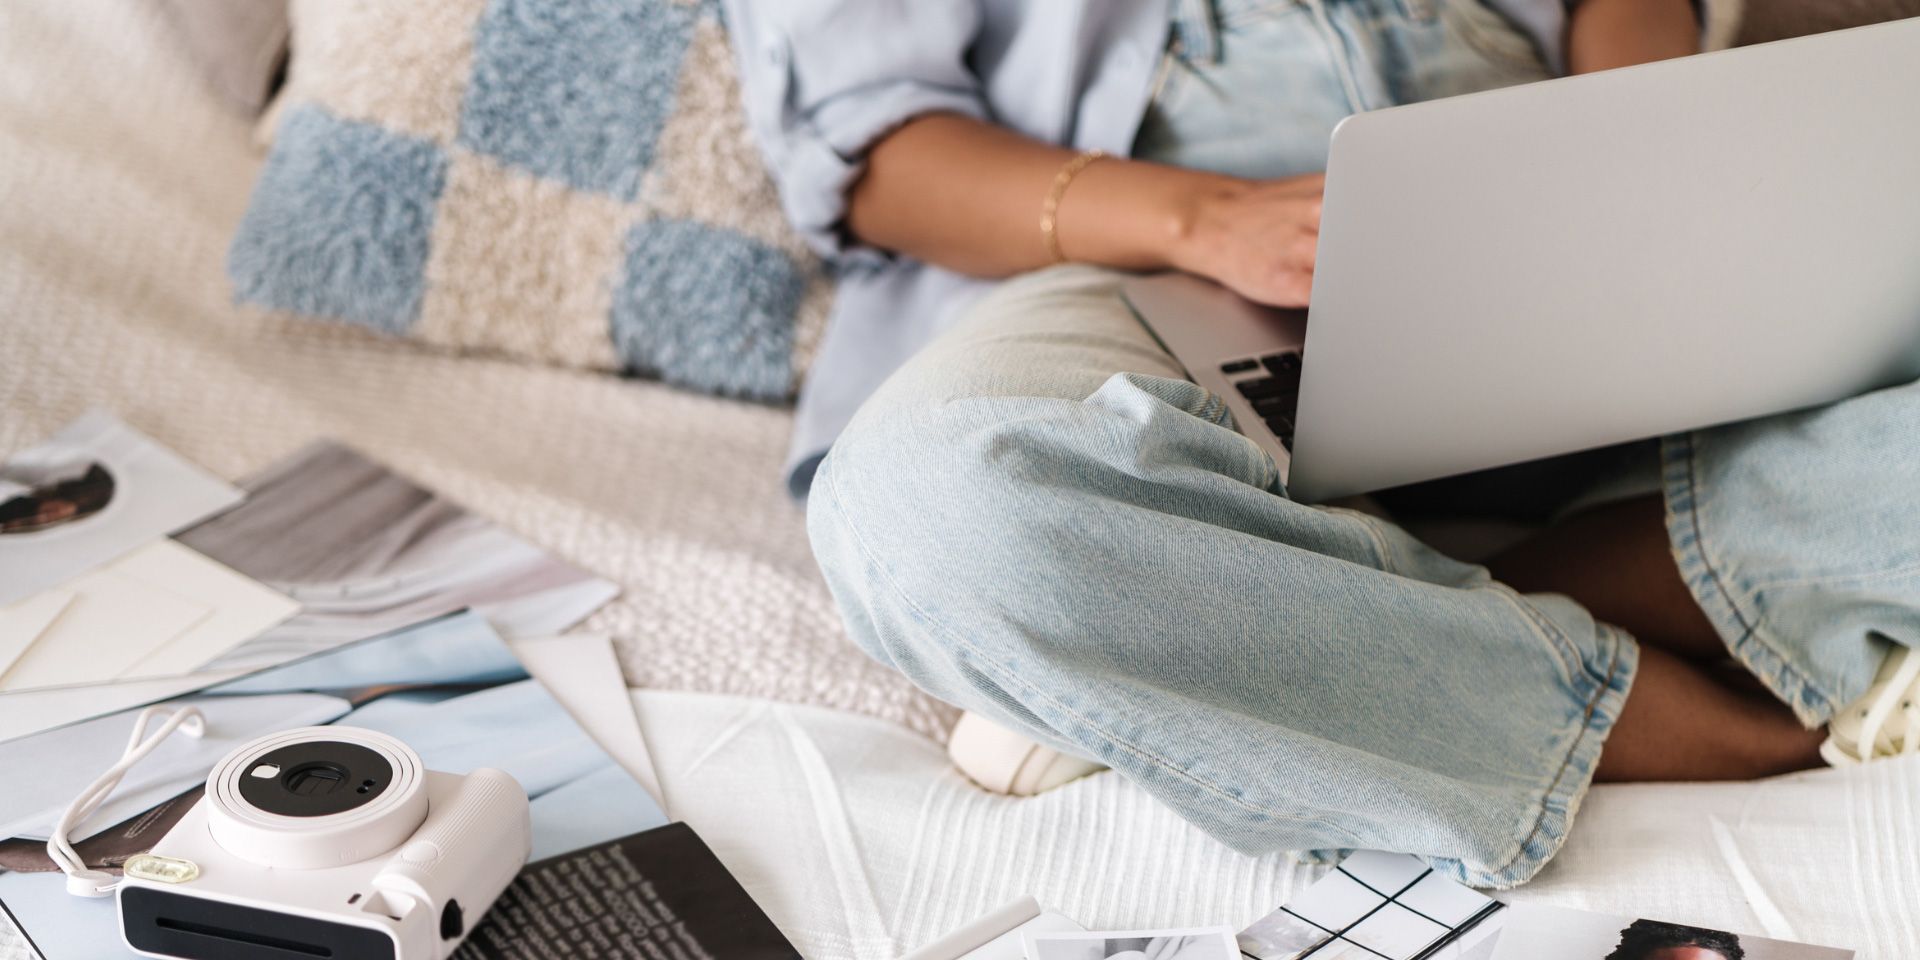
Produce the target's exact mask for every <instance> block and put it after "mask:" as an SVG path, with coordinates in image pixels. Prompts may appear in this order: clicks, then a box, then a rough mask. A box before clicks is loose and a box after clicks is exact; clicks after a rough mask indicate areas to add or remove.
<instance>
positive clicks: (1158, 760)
mask: <svg viewBox="0 0 1920 960" xmlns="http://www.w3.org/2000/svg"><path fill="white" fill-rule="evenodd" d="M822 474H823V476H822V477H820V478H819V479H824V480H825V481H826V486H827V492H828V495H829V496H831V497H832V498H833V500H834V502H835V503H836V504H838V505H839V506H840V507H841V510H840V514H841V516H840V522H841V523H842V524H843V525H844V526H845V527H846V530H847V533H848V534H849V535H850V536H851V537H852V538H853V543H854V547H855V549H857V550H859V551H860V556H861V558H862V559H864V560H865V561H866V562H867V563H869V564H871V565H872V566H873V569H874V570H875V571H876V572H878V574H879V575H880V578H881V579H882V580H884V581H885V582H886V585H887V588H888V589H889V590H891V591H893V594H894V596H895V597H897V598H898V599H899V600H900V602H902V603H904V604H906V606H907V609H909V610H911V611H912V612H913V614H914V616H915V617H916V618H917V619H919V620H920V622H921V623H923V624H925V625H926V626H927V627H928V628H929V629H931V630H935V631H938V632H939V633H940V634H941V635H943V636H945V637H946V638H947V639H948V640H950V641H952V642H953V643H954V644H955V645H956V646H958V647H960V648H961V649H963V650H964V651H965V652H966V653H967V655H968V656H969V658H970V659H971V660H972V661H973V663H972V666H973V667H974V668H975V669H980V670H984V671H987V672H991V673H993V674H994V675H995V676H997V677H999V678H1000V679H1001V682H1002V683H1005V684H1008V685H1009V686H1012V687H1014V688H1016V689H1019V690H1024V691H1026V692H1027V693H1029V694H1031V695H1032V696H1033V697H1035V698H1036V699H1038V700H1040V701H1043V702H1044V703H1046V704H1047V705H1049V706H1051V707H1053V708H1054V709H1056V710H1059V711H1060V712H1061V713H1063V714H1065V715H1067V716H1069V717H1071V718H1073V719H1074V720H1075V721H1077V722H1079V723H1080V724H1081V725H1083V726H1085V727H1086V728H1087V729H1088V730H1091V731H1094V732H1095V733H1096V734H1097V735H1099V736H1100V737H1101V738H1103V739H1105V740H1107V741H1108V742H1110V743H1112V744H1113V745H1114V746H1116V747H1119V748H1120V749H1123V750H1125V751H1127V752H1128V753H1130V754H1133V755H1134V756H1135V757H1137V758H1139V759H1142V760H1145V761H1147V762H1149V763H1151V764H1153V765H1154V766H1156V767H1159V768H1160V769H1161V770H1163V771H1165V772H1167V773H1169V774H1172V775H1173V776H1175V777H1178V778H1180V779H1182V780H1186V781H1188V782H1190V783H1192V784H1194V785H1195V786H1197V787H1199V788H1200V789H1202V790H1205V791H1206V792H1207V793H1209V794H1211V795H1213V796H1215V797H1217V798H1219V799H1221V800H1224V801H1226V802H1227V803H1229V804H1232V805H1233V806H1235V807H1237V808H1240V809H1242V810H1244V811H1246V812H1248V813H1252V814H1255V815H1258V816H1262V817H1269V818H1272V819H1276V820H1284V821H1287V822H1289V823H1297V824H1313V825H1316V826H1322V827H1326V828H1327V829H1329V830H1331V831H1333V832H1335V833H1337V834H1340V835H1342V836H1345V837H1347V838H1349V839H1350V840H1352V841H1354V842H1358V840H1359V838H1358V837H1356V836H1354V834H1353V832H1352V831H1351V830H1348V829H1347V828H1345V827H1342V826H1340V825H1339V824H1336V823H1330V822H1328V821H1325V820H1320V819H1317V818H1312V817H1300V816H1295V815H1293V814H1289V813H1283V812H1280V811H1275V810H1270V809H1267V808H1265V807H1262V806H1260V805H1258V804H1253V803H1249V802H1247V801H1245V800H1242V799H1240V798H1239V797H1236V796H1234V795H1232V794H1230V793H1228V792H1226V791H1225V790H1223V789H1221V788H1220V787H1218V786H1216V785H1215V784H1214V783H1212V782H1211V781H1209V780H1207V779H1205V778H1202V777H1199V776H1196V775H1194V774H1192V773H1190V772H1188V771H1186V770H1183V769H1181V768H1180V767H1179V766H1177V765H1175V764H1174V763H1173V762H1172V761H1170V760H1168V759H1167V758H1165V757H1162V756H1160V755H1159V754H1157V753H1154V752H1153V751H1151V750H1147V749H1145V748H1143V747H1141V746H1139V745H1138V744H1135V743H1132V742H1130V741H1128V740H1127V739H1125V738H1123V737H1119V736H1116V735H1114V734H1113V733H1111V732H1109V731H1108V730H1106V729H1105V728H1104V726H1103V725H1102V724H1097V723H1095V722H1093V721H1092V720H1091V719H1089V718H1087V717H1085V716H1083V715H1082V714H1081V713H1080V712H1079V711H1077V710H1074V709H1073V708H1071V707H1069V706H1067V705H1066V704H1064V703H1061V702H1060V701H1059V700H1057V699H1055V698H1053V697H1052V696H1049V695H1048V694H1047V693H1046V691H1044V690H1041V689H1039V688H1037V687H1035V686H1034V685H1032V684H1030V683H1028V682H1026V681H1024V680H1022V679H1020V678H1019V677H1016V676H1012V675H1010V674H1008V673H1006V672H1005V671H1004V670H1003V669H1002V667H1001V665H1000V664H998V663H996V662H995V661H994V660H993V658H991V657H988V656H985V655H984V654H983V653H982V651H981V650H980V649H979V648H978V647H976V646H974V644H973V643H972V642H971V641H969V640H967V639H966V638H965V637H963V636H960V635H959V634H957V633H955V632H953V631H951V630H949V629H947V628H946V626H945V625H944V624H942V623H940V622H939V621H938V620H936V619H935V618H934V617H933V616H932V615H930V614H928V613H927V612H926V610H924V609H922V608H921V606H920V604H919V603H917V602H915V601H914V599H913V597H912V596H910V595H909V594H908V593H907V591H906V590H905V589H903V588H902V587H901V586H900V584H899V583H898V582H897V581H895V580H894V578H893V574H892V572H891V571H889V570H888V569H887V567H886V565H885V564H883V563H881V562H880V561H879V558H878V557H877V556H875V555H874V552H873V550H872V549H871V548H869V547H868V546H867V540H866V537H865V536H863V535H862V534H861V533H860V529H859V527H858V525H856V524H855V523H854V522H853V518H852V515H851V514H849V513H847V511H846V509H845V506H846V502H847V500H846V498H845V497H844V496H842V495H841V492H840V486H839V481H838V478H837V477H836V476H835V475H834V474H833V473H832V472H830V471H824V470H823V471H822Z"/></svg>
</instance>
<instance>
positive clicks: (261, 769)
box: [248, 763, 280, 780]
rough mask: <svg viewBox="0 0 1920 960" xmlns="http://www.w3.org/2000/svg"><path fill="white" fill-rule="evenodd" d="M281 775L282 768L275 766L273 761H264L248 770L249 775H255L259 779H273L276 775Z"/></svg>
mask: <svg viewBox="0 0 1920 960" xmlns="http://www.w3.org/2000/svg"><path fill="white" fill-rule="evenodd" d="M279 775H280V768H279V767H276V766H274V765H273V764H271V763H263V764H261V765H259V766H257V767H254V768H253V769H252V770H251V771H248V776H251V777H254V778H255V779H259V780H272V779H273V778H274V777H277V776H279Z"/></svg>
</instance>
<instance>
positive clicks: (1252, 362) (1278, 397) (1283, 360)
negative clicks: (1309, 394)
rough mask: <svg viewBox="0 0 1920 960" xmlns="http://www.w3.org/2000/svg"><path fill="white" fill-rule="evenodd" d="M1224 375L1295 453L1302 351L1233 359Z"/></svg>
mask: <svg viewBox="0 0 1920 960" xmlns="http://www.w3.org/2000/svg"><path fill="white" fill-rule="evenodd" d="M1220 372H1221V373H1223V374H1225V375H1226V377H1227V381H1228V382H1229V383H1232V384H1233V388H1234V389H1235V390H1238V391H1240V395H1241V396H1243V397H1245V398H1247V402H1248V403H1249V404H1252V405H1253V412H1254V413H1256V414H1259V415H1260V419H1261V420H1263V421H1265V422H1266V425H1267V429H1268V430H1270V431H1272V432H1273V435H1274V436H1275V437H1277V438H1278V439H1279V440H1280V445H1281V446H1283V447H1286V448H1287V449H1288V450H1292V449H1293V418H1294V414H1295V412H1296V411H1297V410H1298V409H1299V407H1300V352H1299V351H1297V350H1290V351H1287V352H1285V353H1273V354H1268V355H1266V356H1264V357H1248V358H1247V359H1245V360H1229V361H1227V362H1226V363H1223V364H1221V365H1220Z"/></svg>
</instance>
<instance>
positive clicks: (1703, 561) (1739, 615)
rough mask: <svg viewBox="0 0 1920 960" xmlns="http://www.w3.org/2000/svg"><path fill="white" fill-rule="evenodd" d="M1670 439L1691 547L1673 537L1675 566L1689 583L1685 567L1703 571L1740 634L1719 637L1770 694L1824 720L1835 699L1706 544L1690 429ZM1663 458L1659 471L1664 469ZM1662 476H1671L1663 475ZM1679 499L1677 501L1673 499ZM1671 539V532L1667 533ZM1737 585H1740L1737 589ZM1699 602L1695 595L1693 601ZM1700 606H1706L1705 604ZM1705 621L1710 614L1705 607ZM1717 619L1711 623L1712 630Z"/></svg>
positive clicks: (1678, 508)
mask: <svg viewBox="0 0 1920 960" xmlns="http://www.w3.org/2000/svg"><path fill="white" fill-rule="evenodd" d="M1667 442H1668V443H1671V444H1673V445H1674V449H1673V451H1672V454H1671V455H1670V456H1668V455H1663V461H1668V462H1670V461H1671V460H1673V459H1675V458H1684V460H1685V467H1686V472H1685V477H1684V480H1683V482H1684V484H1685V488H1686V491H1685V496H1684V498H1674V497H1672V496H1671V493H1670V491H1669V493H1668V503H1669V508H1670V509H1672V510H1674V512H1676V513H1679V512H1682V511H1684V514H1685V516H1684V517H1683V518H1681V519H1682V522H1684V523H1685V524H1686V527H1687V530H1688V532H1689V533H1690V534H1691V536H1690V538H1689V546H1690V549H1686V548H1683V546H1682V545H1681V544H1680V543H1678V542H1671V543H1670V544H1669V548H1670V549H1671V550H1672V551H1673V553H1674V562H1675V563H1676V565H1678V566H1679V568H1680V571H1681V575H1682V578H1683V579H1686V580H1687V581H1688V587H1689V589H1692V587H1693V584H1692V578H1691V577H1689V576H1688V573H1689V571H1698V572H1701V573H1704V574H1705V575H1706V579H1707V582H1708V583H1709V584H1710V585H1711V589H1712V591H1713V593H1714V594H1715V595H1716V596H1717V597H1718V598H1719V600H1720V604H1721V605H1722V606H1724V608H1725V609H1726V611H1727V613H1728V615H1729V616H1730V617H1731V618H1732V619H1733V621H1734V625H1735V626H1736V627H1738V635H1737V636H1733V637H1729V636H1726V635H1725V634H1722V636H1721V640H1722V642H1724V643H1725V644H1726V645H1727V650H1728V652H1729V653H1731V654H1733V656H1734V658H1735V659H1736V660H1737V661H1739V662H1740V663H1741V664H1742V665H1743V666H1745V667H1746V668H1747V669H1748V670H1750V671H1752V672H1753V673H1754V674H1755V675H1756V676H1758V677H1760V678H1761V680H1762V681H1763V682H1764V683H1766V685H1767V686H1768V687H1769V689H1772V690H1773V692H1774V694H1775V695H1776V696H1778V697H1779V698H1780V699H1782V700H1784V701H1786V703H1787V704H1788V705H1789V706H1790V707H1792V708H1793V710H1794V712H1795V714H1797V715H1798V716H1799V717H1800V720H1801V722H1803V723H1806V724H1808V725H1809V726H1813V725H1816V724H1817V723H1823V722H1825V720H1826V715H1828V714H1831V712H1832V710H1833V706H1834V705H1833V702H1832V699H1831V698H1830V697H1828V696H1827V695H1826V693H1825V692H1823V691H1822V690H1821V689H1820V688H1819V687H1818V686H1816V685H1815V684H1814V683H1813V682H1812V681H1811V680H1810V678H1808V677H1807V675H1806V674H1805V673H1804V672H1802V671H1801V670H1800V669H1799V668H1798V667H1797V666H1795V665H1794V664H1793V662H1792V661H1790V660H1788V659H1787V657H1786V656H1785V655H1783V654H1782V653H1781V652H1780V649H1779V644H1777V643H1775V642H1774V641H1773V640H1772V639H1771V637H1770V635H1769V634H1768V632H1767V631H1766V629H1765V628H1764V619H1765V618H1764V617H1763V616H1760V615H1759V614H1758V613H1757V612H1756V611H1750V610H1748V608H1747V607H1748V601H1749V600H1752V601H1755V602H1757V600H1758V598H1757V596H1755V595H1754V594H1753V591H1751V590H1748V589H1746V588H1745V587H1744V585H1743V584H1739V583H1738V582H1737V579H1736V577H1735V575H1734V573H1733V571H1732V570H1731V569H1727V568H1728V567H1729V565H1728V564H1726V563H1725V562H1723V561H1720V560H1718V559H1716V558H1715V557H1714V555H1713V550H1712V549H1711V547H1710V546H1709V545H1708V541H1707V531H1706V523H1705V521H1704V519H1703V518H1702V516H1701V507H1702V505H1703V501H1704V500H1705V499H1706V497H1705V495H1704V494H1703V493H1702V485H1701V483H1700V458H1699V457H1698V456H1697V455H1696V451H1695V445H1694V435H1693V434H1681V435H1679V436H1676V437H1670V438H1668V440H1667ZM1665 466H1666V464H1665V463H1663V470H1662V473H1663V475H1664V474H1665V473H1666V469H1665ZM1663 481H1665V482H1671V481H1670V480H1668V479H1667V478H1665V477H1664V476H1663ZM1676 500H1678V502H1675V501H1676ZM1670 539H1671V538H1670ZM1736 587H1739V588H1740V589H1736ZM1695 602H1696V603H1698V602H1699V600H1698V599H1696V601H1695ZM1703 610H1704V607H1703ZM1707 618H1708V620H1709V622H1712V621H1713V620H1714V618H1713V616H1712V613H1711V612H1710V611H1707ZM1718 627H1719V625H1718V624H1717V623H1716V624H1715V629H1716V632H1719V631H1718Z"/></svg>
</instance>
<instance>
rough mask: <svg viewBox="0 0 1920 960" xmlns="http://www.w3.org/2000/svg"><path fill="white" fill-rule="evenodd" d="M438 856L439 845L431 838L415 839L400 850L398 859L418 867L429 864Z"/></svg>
mask: <svg viewBox="0 0 1920 960" xmlns="http://www.w3.org/2000/svg"><path fill="white" fill-rule="evenodd" d="M440 857H441V852H440V846H439V845H438V844H436V843H434V842H433V841H431V840H416V841H414V842H412V843H409V844H407V845H406V846H405V847H402V848H401V850H400V859H402V860H405V861H406V862H408V863H411V864H413V865H415V866H420V867H425V866H429V865H431V864H433V863H434V862H436V861H438V860H439V859H440Z"/></svg>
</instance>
